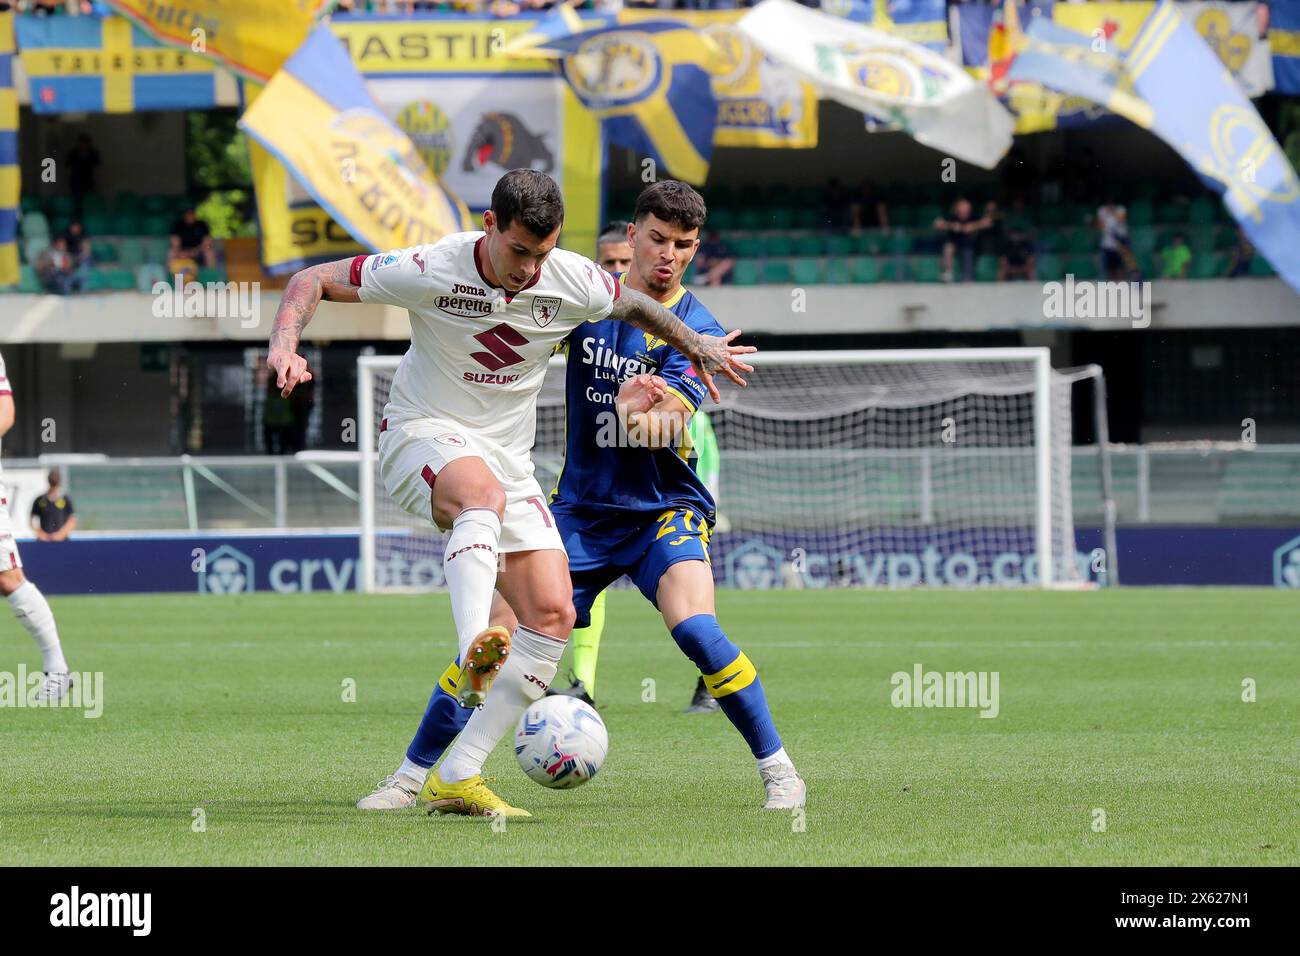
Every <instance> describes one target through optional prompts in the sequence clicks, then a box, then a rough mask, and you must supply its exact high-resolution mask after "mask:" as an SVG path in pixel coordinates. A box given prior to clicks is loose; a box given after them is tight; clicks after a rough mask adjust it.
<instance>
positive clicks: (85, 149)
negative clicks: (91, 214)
mask: <svg viewBox="0 0 1300 956" xmlns="http://www.w3.org/2000/svg"><path fill="white" fill-rule="evenodd" d="M98 167H99V150H97V149H95V147H94V145H93V144H92V143H91V142H90V137H89V136H87V135H86V134H85V133H82V134H81V135H80V136H78V137H77V143H76V145H75V146H73V147H72V152H71V154H69V156H68V186H69V189H70V190H71V192H72V198H73V199H74V200H76V203H77V215H78V216H83V215H85V203H86V195H87V194H88V193H93V192H94V191H95V170H96V169H97V168H98Z"/></svg>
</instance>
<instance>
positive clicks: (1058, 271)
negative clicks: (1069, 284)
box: [1034, 254, 1065, 282]
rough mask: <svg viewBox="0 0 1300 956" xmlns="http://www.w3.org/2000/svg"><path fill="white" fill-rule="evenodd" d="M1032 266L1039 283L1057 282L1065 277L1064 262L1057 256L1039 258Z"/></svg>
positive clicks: (1050, 255) (1049, 255)
mask: <svg viewBox="0 0 1300 956" xmlns="http://www.w3.org/2000/svg"><path fill="white" fill-rule="evenodd" d="M1034 265H1035V267H1036V269H1037V271H1038V279H1039V281H1040V282H1059V281H1060V280H1061V279H1063V278H1064V277H1065V261H1064V260H1063V259H1062V258H1061V257H1060V256H1058V255H1054V254H1048V255H1044V256H1039V257H1038V259H1037V261H1036V262H1035V263H1034Z"/></svg>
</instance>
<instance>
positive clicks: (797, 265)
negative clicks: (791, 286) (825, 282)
mask: <svg viewBox="0 0 1300 956" xmlns="http://www.w3.org/2000/svg"><path fill="white" fill-rule="evenodd" d="M791 278H792V279H793V281H794V283H795V285H820V284H821V282H822V262H821V260H820V259H810V258H800V259H795V260H794V263H793V268H792V269H791Z"/></svg>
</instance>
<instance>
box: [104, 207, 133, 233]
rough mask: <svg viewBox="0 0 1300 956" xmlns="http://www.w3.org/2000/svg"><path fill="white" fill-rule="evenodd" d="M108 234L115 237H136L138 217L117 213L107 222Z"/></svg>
mask: <svg viewBox="0 0 1300 956" xmlns="http://www.w3.org/2000/svg"><path fill="white" fill-rule="evenodd" d="M109 232H111V233H112V234H113V235H115V236H138V235H139V234H140V217H138V216H135V215H133V214H131V213H124V212H120V211H119V212H118V213H116V214H115V215H114V216H113V218H112V219H111V220H109Z"/></svg>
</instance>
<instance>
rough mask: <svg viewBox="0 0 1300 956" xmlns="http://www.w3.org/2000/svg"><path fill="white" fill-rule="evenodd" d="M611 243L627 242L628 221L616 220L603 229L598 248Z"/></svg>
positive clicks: (597, 242)
mask: <svg viewBox="0 0 1300 956" xmlns="http://www.w3.org/2000/svg"><path fill="white" fill-rule="evenodd" d="M611 242H627V220H626V219H615V220H613V221H611V222H607V223H605V225H604V226H602V227H601V230H600V236H599V238H597V239H596V245H597V247H599V246H604V245H607V244H609V243H611Z"/></svg>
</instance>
